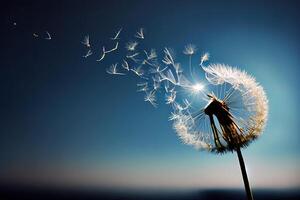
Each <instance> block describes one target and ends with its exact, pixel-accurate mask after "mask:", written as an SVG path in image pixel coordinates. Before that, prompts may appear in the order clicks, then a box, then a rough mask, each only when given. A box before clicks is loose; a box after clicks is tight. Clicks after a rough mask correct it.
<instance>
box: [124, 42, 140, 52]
mask: <svg viewBox="0 0 300 200" xmlns="http://www.w3.org/2000/svg"><path fill="white" fill-rule="evenodd" d="M138 44H139V43H138V42H128V43H127V44H126V49H127V50H128V51H135V49H136V47H137V45H138Z"/></svg>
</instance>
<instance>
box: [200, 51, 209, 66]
mask: <svg viewBox="0 0 300 200" xmlns="http://www.w3.org/2000/svg"><path fill="white" fill-rule="evenodd" d="M208 60H209V53H205V54H203V55H202V56H201V60H200V65H201V66H202V65H203V63H204V62H205V61H208Z"/></svg>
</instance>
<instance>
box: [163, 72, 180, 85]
mask: <svg viewBox="0 0 300 200" xmlns="http://www.w3.org/2000/svg"><path fill="white" fill-rule="evenodd" d="M160 76H161V78H162V80H167V81H169V82H171V83H172V84H173V85H177V81H176V79H175V77H174V75H173V72H172V71H171V70H170V69H168V70H165V72H161V73H160Z"/></svg>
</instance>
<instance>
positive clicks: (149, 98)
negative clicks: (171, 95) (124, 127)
mask: <svg viewBox="0 0 300 200" xmlns="http://www.w3.org/2000/svg"><path fill="white" fill-rule="evenodd" d="M144 101H148V102H149V103H151V104H152V106H154V107H156V106H157V103H156V96H155V90H152V91H150V92H146V95H145V98H144Z"/></svg>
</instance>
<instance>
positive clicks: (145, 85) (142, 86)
mask: <svg viewBox="0 0 300 200" xmlns="http://www.w3.org/2000/svg"><path fill="white" fill-rule="evenodd" d="M137 86H138V90H137V91H138V92H146V91H148V89H149V88H148V83H147V82H146V83H138V84H137Z"/></svg>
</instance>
